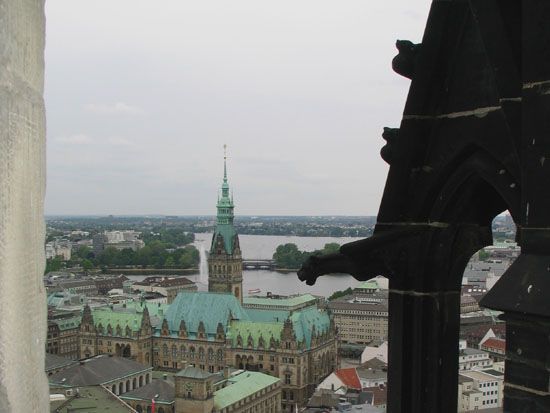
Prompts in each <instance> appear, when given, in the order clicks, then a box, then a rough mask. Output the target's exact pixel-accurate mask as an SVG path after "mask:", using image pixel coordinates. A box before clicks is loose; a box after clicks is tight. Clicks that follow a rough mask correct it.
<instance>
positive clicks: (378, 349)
mask: <svg viewBox="0 0 550 413" xmlns="http://www.w3.org/2000/svg"><path fill="white" fill-rule="evenodd" d="M373 358H377V359H378V360H380V361H383V362H384V363H387V362H388V342H387V341H385V340H384V341H382V340H374V341H373V342H371V343H370V344H369V345H368V346H366V347H365V349H364V350H363V353H362V354H361V363H365V362H367V361H369V360H372V359H373Z"/></svg>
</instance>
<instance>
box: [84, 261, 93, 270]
mask: <svg viewBox="0 0 550 413" xmlns="http://www.w3.org/2000/svg"><path fill="white" fill-rule="evenodd" d="M82 268H84V269H85V270H86V271H89V270H91V269H92V268H94V264H93V263H92V261H90V260H89V259H83V260H82Z"/></svg>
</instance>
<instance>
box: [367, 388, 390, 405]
mask: <svg viewBox="0 0 550 413" xmlns="http://www.w3.org/2000/svg"><path fill="white" fill-rule="evenodd" d="M363 392H365V393H372V404H373V405H374V406H380V405H384V404H386V403H387V401H388V389H387V388H386V386H380V387H365V388H364V389H363Z"/></svg>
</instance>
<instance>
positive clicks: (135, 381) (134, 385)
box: [132, 377, 137, 389]
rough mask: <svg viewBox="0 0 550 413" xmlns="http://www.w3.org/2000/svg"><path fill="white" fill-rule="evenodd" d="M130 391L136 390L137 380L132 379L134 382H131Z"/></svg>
mask: <svg viewBox="0 0 550 413" xmlns="http://www.w3.org/2000/svg"><path fill="white" fill-rule="evenodd" d="M132 389H137V379H136V378H135V377H134V380H132Z"/></svg>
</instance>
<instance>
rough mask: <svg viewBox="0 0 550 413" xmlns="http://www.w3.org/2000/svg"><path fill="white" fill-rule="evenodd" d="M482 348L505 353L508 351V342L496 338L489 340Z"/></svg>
mask: <svg viewBox="0 0 550 413" xmlns="http://www.w3.org/2000/svg"><path fill="white" fill-rule="evenodd" d="M481 346H482V347H484V348H487V349H497V350H500V351H502V352H504V351H505V350H506V340H503V339H501V338H494V337H493V338H488V339H487V340H485V341H484V342H483V344H482V345H481Z"/></svg>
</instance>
